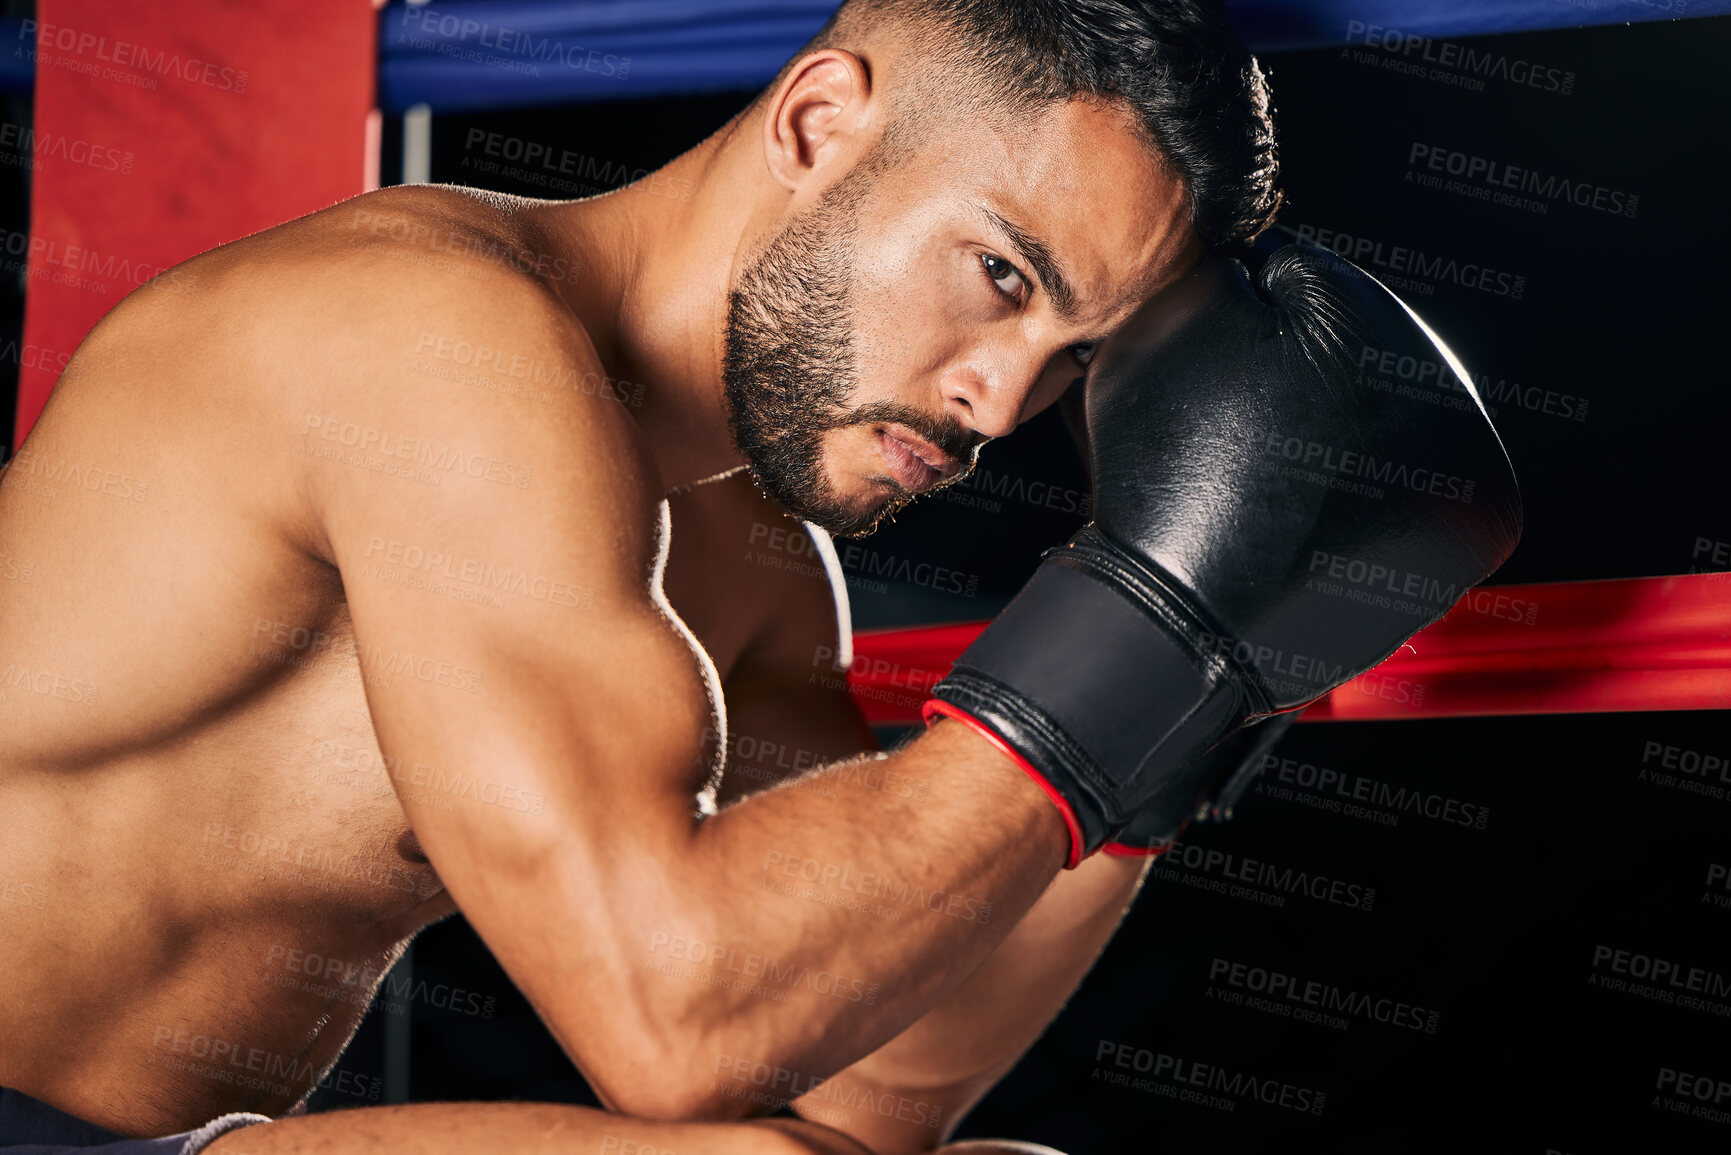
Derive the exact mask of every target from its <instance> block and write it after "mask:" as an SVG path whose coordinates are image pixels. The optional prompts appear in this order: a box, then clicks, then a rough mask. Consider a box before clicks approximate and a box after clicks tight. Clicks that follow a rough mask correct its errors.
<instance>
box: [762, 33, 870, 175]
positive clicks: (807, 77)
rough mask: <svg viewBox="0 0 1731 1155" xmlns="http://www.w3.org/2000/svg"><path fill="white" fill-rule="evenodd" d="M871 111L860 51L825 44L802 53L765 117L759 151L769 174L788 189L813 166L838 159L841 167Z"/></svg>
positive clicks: (867, 123)
mask: <svg viewBox="0 0 1731 1155" xmlns="http://www.w3.org/2000/svg"><path fill="white" fill-rule="evenodd" d="M875 113H876V102H875V101H874V100H873V99H872V83H871V73H870V71H869V70H868V69H867V68H866V65H865V62H864V61H862V60H861V59H860V58H859V57H858V56H855V55H854V54H853V53H851V52H847V51H845V50H843V49H839V48H825V49H822V50H820V51H817V52H813V53H812V54H811V55H810V56H807V57H804V58H803V59H801V60H800V61H799V62H798V63H796V64H795V65H794V67H793V70H792V71H791V72H789V73H788V75H787V77H786V79H784V80H783V81H782V82H781V86H780V87H779V88H777V89H776V91H775V95H774V96H773V97H772V98H771V100H770V104H769V112H768V114H767V115H766V116H765V117H764V118H763V156H764V162H765V163H766V164H767V165H768V166H769V172H770V175H771V177H773V178H774V180H775V181H776V183H777V184H779V185H781V186H782V187H783V188H785V189H787V190H789V191H790V192H791V191H794V190H797V189H798V188H799V187H800V186H801V185H803V184H805V183H806V181H807V180H808V179H810V177H811V174H812V173H813V172H814V171H816V170H819V169H827V168H829V166H830V165H832V164H836V163H838V162H839V163H840V164H841V165H842V167H844V168H845V167H846V166H847V165H849V164H851V163H852V160H851V157H852V156H854V155H855V154H856V153H857V152H858V150H859V148H860V146H861V145H862V143H863V141H862V137H863V135H864V133H865V132H866V131H867V130H869V129H870V127H871V122H872V117H873V116H874V115H875ZM825 183H828V182H827V181H826V182H825Z"/></svg>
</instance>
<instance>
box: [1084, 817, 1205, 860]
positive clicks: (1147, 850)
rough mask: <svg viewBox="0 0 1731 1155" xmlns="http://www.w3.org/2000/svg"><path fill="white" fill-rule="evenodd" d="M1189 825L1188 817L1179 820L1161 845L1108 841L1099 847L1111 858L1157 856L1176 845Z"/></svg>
mask: <svg viewBox="0 0 1731 1155" xmlns="http://www.w3.org/2000/svg"><path fill="white" fill-rule="evenodd" d="M1189 825H1190V819H1188V818H1186V819H1185V820H1184V821H1183V822H1180V823H1179V824H1178V829H1177V830H1175V831H1173V832H1172V837H1171V838H1168V839H1167V840H1166V842H1165V844H1164V845H1161V846H1125V845H1124V844H1123V843H1122V842H1108V843H1107V844H1106V845H1104V846H1102V847H1101V848H1100V849H1101V850H1102V851H1103V852H1104V853H1106V854H1110V855H1111V856H1112V857H1113V858H1158V857H1160V856H1161V855H1162V854H1165V853H1166V852H1167V851H1168V850H1171V849H1172V848H1173V847H1174V846H1177V845H1178V836H1179V835H1180V834H1183V833H1184V828H1185V827H1186V826H1189Z"/></svg>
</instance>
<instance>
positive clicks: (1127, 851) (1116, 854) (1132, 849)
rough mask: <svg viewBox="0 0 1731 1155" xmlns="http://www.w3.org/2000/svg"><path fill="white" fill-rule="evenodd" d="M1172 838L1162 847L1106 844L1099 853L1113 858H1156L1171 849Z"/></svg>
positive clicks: (1174, 840) (1119, 843)
mask: <svg viewBox="0 0 1731 1155" xmlns="http://www.w3.org/2000/svg"><path fill="white" fill-rule="evenodd" d="M1177 841H1178V840H1177V839H1176V838H1174V839H1173V840H1172V841H1171V842H1168V843H1167V844H1166V845H1164V846H1125V845H1124V844H1123V843H1122V842H1108V843H1107V844H1106V845H1104V846H1102V847H1101V848H1100V853H1102V854H1110V855H1111V856H1112V857H1113V858H1158V857H1160V856H1161V855H1162V854H1165V853H1166V852H1167V851H1168V850H1171V849H1172V843H1173V842H1177Z"/></svg>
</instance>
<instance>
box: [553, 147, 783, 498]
mask: <svg viewBox="0 0 1731 1155" xmlns="http://www.w3.org/2000/svg"><path fill="white" fill-rule="evenodd" d="M755 124H756V121H755V118H752V117H750V116H749V115H748V116H746V117H742V118H741V120H740V121H738V122H735V124H734V125H730V126H729V128H726V129H723V130H722V131H721V132H718V133H717V134H716V135H715V136H713V137H711V138H710V139H708V140H706V141H704V142H703V143H702V144H700V145H698V146H697V147H696V148H694V149H692V150H691V151H690V152H687V153H686V154H684V155H683V156H681V157H679V158H678V159H676V160H674V161H673V162H672V163H670V164H668V165H667V166H666V167H664V168H662V169H659V170H657V171H656V172H655V173H654V174H652V175H650V176H648V177H645V178H644V179H643V180H641V181H639V182H638V183H637V184H636V185H634V186H633V187H631V188H629V189H623V190H620V191H619V192H615V193H610V194H607V195H605V196H601V197H597V198H594V199H592V200H588V201H579V202H575V203H570V204H560V205H555V206H549V207H548V208H545V209H540V210H535V213H536V215H537V216H539V217H540V218H541V219H540V222H539V223H540V224H541V225H542V227H544V228H546V229H547V230H548V231H549V232H550V233H551V234H552V235H553V236H554V237H556V238H558V240H559V243H561V244H562V245H565V246H568V247H569V248H570V249H571V250H572V251H574V252H575V253H576V254H577V255H578V261H579V267H580V270H581V271H580V273H579V276H578V278H577V279H576V280H574V281H572V282H567V283H565V284H563V285H561V286H560V287H561V290H562V292H563V293H564V296H565V299H566V301H567V302H568V303H569V304H570V305H571V307H572V308H573V309H574V310H575V311H576V313H577V315H578V317H579V318H580V319H581V320H582V322H583V324H584V327H585V328H586V329H587V330H588V332H589V338H590V340H591V341H593V342H594V344H595V348H596V351H597V353H599V355H600V357H601V364H602V366H603V367H604V368H605V370H606V371H607V373H608V375H609V376H611V377H613V378H614V379H615V380H618V381H621V382H629V383H630V384H629V385H627V386H625V387H624V388H625V392H626V393H627V394H628V395H633V394H634V393H635V388H634V387H635V386H636V385H642V386H643V391H642V396H643V400H642V404H641V406H640V407H633V408H632V410H631V412H632V414H633V416H635V417H636V418H637V422H638V425H639V426H640V427H641V429H642V430H643V435H644V437H645V438H646V439H647V440H648V443H649V447H650V452H651V453H652V454H653V455H654V457H655V460H656V463H657V465H658V466H659V467H660V470H661V477H662V482H663V484H664V485H665V486H666V487H667V488H668V489H675V488H682V487H685V486H689V485H691V484H693V483H695V482H698V481H702V480H704V479H706V478H709V477H712V476H714V475H716V474H719V473H723V472H725V471H727V470H731V469H736V468H738V467H739V466H740V465H742V464H743V459H742V458H741V457H740V455H739V452H738V450H736V449H735V448H734V445H733V439H732V437H731V435H730V434H729V432H728V427H727V409H726V401H725V396H724V391H723V386H722V355H723V351H724V341H723V334H724V333H725V332H726V323H727V309H728V290H729V287H730V286H731V284H732V281H733V274H734V269H735V265H736V263H737V262H738V261H739V259H740V248H741V241H742V238H744V237H746V236H749V235H752V234H753V233H754V231H755V230H756V229H757V228H759V227H761V222H760V221H759V220H758V219H757V214H758V213H759V212H761V211H763V210H762V209H761V208H760V205H761V202H762V198H761V197H760V196H759V195H758V194H759V192H760V191H761V189H762V187H763V177H762V176H761V174H760V172H759V171H754V169H753V168H752V164H753V162H754V161H755V164H756V169H757V170H761V168H762V160H761V158H757V157H756V156H755V153H754V150H753V149H751V148H749V147H746V145H747V144H748V142H749V141H751V140H752V139H754V133H755ZM730 146H731V147H730Z"/></svg>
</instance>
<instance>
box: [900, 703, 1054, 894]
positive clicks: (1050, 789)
mask: <svg viewBox="0 0 1731 1155" xmlns="http://www.w3.org/2000/svg"><path fill="white" fill-rule="evenodd" d="M940 715H941V716H943V717H945V718H954V719H955V720H956V721H958V722H961V723H963V724H964V725H966V726H967V727H968V728H969V729H971V730H973V731H974V732H975V733H976V734H978V735H979V736H980V737H982V738H984V739H985V740H986V741H988V742H990V743H991V744H992V745H994V746H996V747H997V748H998V749H999V750H1002V751H1003V752H1004V753H1005V754H1006V755H1008V756H1009V759H1010V761H1012V762H1014V763H1015V764H1016V765H1017V766H1020V767H1021V768H1022V773H1024V774H1026V775H1027V776H1028V777H1030V778H1032V779H1033V780H1034V781H1035V782H1036V783H1037V784H1038V785H1039V787H1040V789H1042V790H1044V791H1045V792H1046V797H1048V798H1050V799H1051V800H1052V805H1054V806H1056V807H1057V808H1058V814H1059V815H1060V816H1061V817H1062V818H1063V819H1064V825H1065V826H1067V827H1068V828H1069V830H1070V856H1069V860H1068V861H1066V862H1065V863H1064V869H1065V870H1074V869H1076V864H1077V863H1079V862H1081V861H1082V859H1083V857H1085V856H1084V855H1083V853H1082V824H1081V823H1080V822H1078V821H1077V820H1076V811H1075V810H1074V809H1072V808H1071V806H1070V803H1069V800H1067V799H1066V798H1065V797H1064V796H1063V795H1062V794H1060V793H1058V791H1057V788H1056V787H1054V786H1053V785H1052V784H1051V783H1050V782H1048V781H1046V776H1045V775H1044V774H1041V773H1040V772H1039V771H1038V770H1036V769H1034V767H1033V765H1032V764H1031V763H1030V762H1029V761H1028V760H1027V759H1026V758H1024V757H1022V756H1021V755H1020V754H1018V753H1016V751H1015V750H1013V749H1012V748H1011V747H1010V745H1009V743H1007V742H1005V741H1004V740H1003V738H1001V737H999V736H998V732H997V731H996V730H993V729H992V728H991V727H990V726H988V725H986V724H985V723H984V722H982V721H980V720H979V719H978V718H976V717H974V716H973V715H972V714H970V713H968V712H967V711H965V710H963V709H962V708H961V707H959V706H952V705H950V704H949V703H948V702H946V701H944V700H943V699H942V698H931V699H928V700H927V701H926V704H925V705H924V706H922V707H921V708H920V717H921V718H923V719H925V723H926V725H927V726H928V727H929V726H930V725H931V724H932V723H933V722H935V721H937V719H938V717H939V716H940Z"/></svg>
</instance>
